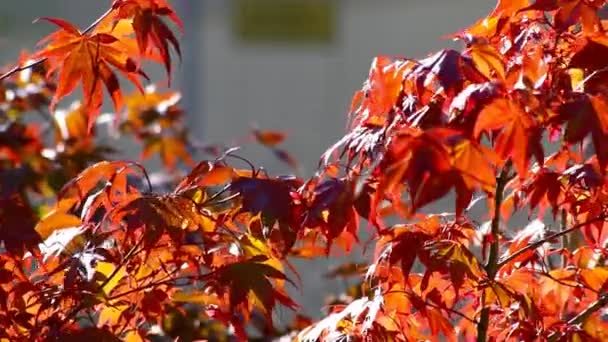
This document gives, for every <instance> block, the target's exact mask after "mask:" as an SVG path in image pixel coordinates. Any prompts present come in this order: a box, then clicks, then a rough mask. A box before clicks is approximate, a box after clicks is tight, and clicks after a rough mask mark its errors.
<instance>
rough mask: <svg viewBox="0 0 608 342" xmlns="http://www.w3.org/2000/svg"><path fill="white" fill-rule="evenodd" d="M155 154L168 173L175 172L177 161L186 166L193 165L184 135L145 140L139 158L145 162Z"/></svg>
mask: <svg viewBox="0 0 608 342" xmlns="http://www.w3.org/2000/svg"><path fill="white" fill-rule="evenodd" d="M154 152H157V153H158V154H159V155H160V158H161V161H162V162H163V165H164V166H165V167H166V168H167V170H169V171H173V170H175V167H176V165H177V162H178V160H181V161H182V162H184V163H185V164H186V165H188V166H193V165H194V160H193V159H192V157H191V156H190V152H189V151H188V140H187V135H186V134H185V132H184V133H182V134H176V135H163V136H160V137H151V138H148V139H146V142H145V144H144V149H143V151H142V153H141V158H142V159H143V160H146V159H148V158H150V157H151V155H152V154H153V153H154Z"/></svg>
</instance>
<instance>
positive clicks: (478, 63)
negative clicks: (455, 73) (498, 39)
mask: <svg viewBox="0 0 608 342" xmlns="http://www.w3.org/2000/svg"><path fill="white" fill-rule="evenodd" d="M470 54H471V58H472V59H473V63H474V64H475V67H476V68H477V70H479V72H481V73H482V74H483V75H484V76H486V77H487V78H488V79H492V78H493V75H492V71H494V72H495V73H496V76H498V77H499V78H500V79H502V80H504V79H505V66H504V64H503V62H502V56H501V55H500V54H499V53H498V51H496V49H495V48H494V47H493V46H492V45H490V44H487V43H476V44H474V45H473V46H472V47H471V49H470Z"/></svg>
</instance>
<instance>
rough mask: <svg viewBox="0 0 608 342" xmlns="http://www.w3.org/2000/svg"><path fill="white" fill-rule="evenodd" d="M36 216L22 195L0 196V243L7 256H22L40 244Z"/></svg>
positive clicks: (7, 194)
mask: <svg viewBox="0 0 608 342" xmlns="http://www.w3.org/2000/svg"><path fill="white" fill-rule="evenodd" d="M35 224H36V216H35V213H34V211H33V210H32V208H31V207H30V205H29V203H28V199H27V198H26V197H25V196H24V194H23V193H19V192H12V193H6V194H0V241H3V242H4V248H6V251H7V252H8V253H9V254H12V255H15V256H22V255H23V253H24V252H25V251H27V250H31V249H32V248H33V247H34V246H36V245H37V244H39V243H40V242H42V239H41V237H40V235H39V234H38V233H37V232H36V230H35Z"/></svg>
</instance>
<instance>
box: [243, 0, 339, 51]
mask: <svg viewBox="0 0 608 342" xmlns="http://www.w3.org/2000/svg"><path fill="white" fill-rule="evenodd" d="M234 6H235V8H234V10H235V13H234V19H235V20H234V25H235V33H236V35H237V36H238V37H239V38H240V39H242V40H245V41H250V42H252V41H253V42H267V43H281V42H285V43H289V42H296V43H304V42H310V43H327V42H329V41H331V39H332V38H333V35H334V31H335V27H334V25H335V11H334V1H331V0H237V1H235V2H234Z"/></svg>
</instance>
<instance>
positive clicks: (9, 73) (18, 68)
mask: <svg viewBox="0 0 608 342" xmlns="http://www.w3.org/2000/svg"><path fill="white" fill-rule="evenodd" d="M113 10H114V9H113V8H112V7H110V8H109V9H108V10H107V11H106V12H105V13H104V14H102V15H101V16H100V17H99V18H97V20H95V21H94V22H93V23H91V25H89V26H88V27H87V28H86V29H84V31H82V34H83V35H84V34H88V33H90V32H91V31H92V30H93V29H94V28H95V27H97V25H99V23H101V22H102V21H103V20H104V19H106V18H107V17H108V15H110V13H112V11H113ZM46 60H47V58H40V59H37V60H35V61H33V62H31V63H29V64H26V65H23V66H21V65H17V66H15V67H14V68H12V69H11V70H9V71H7V72H5V73H4V74H2V75H1V76H0V81H3V80H5V79H7V78H9V77H11V76H12V75H14V74H15V73H16V72H20V71H24V70H27V69H31V68H33V67H35V66H37V65H40V64H42V63H44V62H45V61H46Z"/></svg>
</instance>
